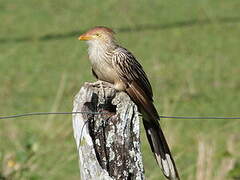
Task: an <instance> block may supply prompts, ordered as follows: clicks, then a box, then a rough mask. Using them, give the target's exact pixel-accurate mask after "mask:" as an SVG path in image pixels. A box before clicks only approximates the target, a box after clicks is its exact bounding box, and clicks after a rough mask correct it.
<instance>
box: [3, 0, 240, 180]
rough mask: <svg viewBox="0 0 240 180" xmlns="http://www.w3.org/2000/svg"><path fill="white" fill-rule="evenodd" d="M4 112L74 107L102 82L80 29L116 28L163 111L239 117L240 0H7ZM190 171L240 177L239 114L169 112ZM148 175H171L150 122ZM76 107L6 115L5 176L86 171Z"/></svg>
mask: <svg viewBox="0 0 240 180" xmlns="http://www.w3.org/2000/svg"><path fill="white" fill-rule="evenodd" d="M0 20H1V23H0V27H1V28H0V82H1V86H0V98H1V100H0V115H1V116H4V115H10V114H19V113H26V112H55V111H57V112H61V111H66V112H69V111H71V110H72V102H73V98H74V96H75V95H76V93H77V92H78V91H79V89H80V87H81V85H82V84H83V83H84V82H86V81H88V82H90V81H95V79H94V78H93V76H92V74H91V69H90V63H89V61H88V57H87V46H86V44H85V43H83V42H79V41H78V40H77V37H78V36H79V35H80V34H81V33H83V32H84V31H86V30H88V29H89V28H91V27H93V26H96V25H104V26H108V27H111V28H113V29H114V30H115V31H116V32H117V39H118V40H119V42H120V44H121V45H123V46H124V47H126V48H128V49H129V50H130V51H132V52H133V53H134V54H135V56H136V57H137V58H138V60H139V61H140V62H141V64H142V65H143V66H144V69H145V71H146V73H147V74H148V77H149V79H150V81H151V83H152V86H153V91H154V98H155V104H156V106H157V109H158V111H159V112H160V114H161V115H179V116H240V111H239V107H240V61H239V56H240V49H239V48H240V40H239V38H240V1H239V0H211V1H210V0H201V1H192V0H191V1H190V0H179V1H163V0H148V1H147V0H132V1H128V0H121V1H117V0H105V1H99V0H89V1H87V0H72V1H65V0H44V1H38V0H24V1H20V0H11V1H1V2H0ZM161 124H162V126H163V129H164V132H165V134H166V137H167V139H168V141H169V144H170V146H171V149H172V152H173V155H174V158H175V160H176V164H177V166H178V169H179V173H180V175H181V176H182V179H183V180H195V179H196V180H226V179H234V180H236V179H240V151H239V149H240V136H239V135H240V121H239V120H176V119H162V120H161ZM142 151H143V155H144V165H145V171H146V173H145V174H146V178H147V179H149V180H157V179H164V178H163V176H162V175H161V174H162V173H161V171H160V169H159V167H158V166H157V164H156V163H155V160H154V159H153V155H152V153H151V151H150V149H149V146H148V144H147V143H146V138H145V132H144V131H142ZM77 158H78V157H77V153H76V146H75V142H74V139H73V132H72V124H71V115H57V116H54V115H52V116H32V117H26V118H17V119H6V120H0V179H1V180H10V179H13V180H15V179H17V180H25V179H30V180H38V179H47V180H55V179H63V180H65V179H66V180H67V179H72V180H77V179H79V169H78V159H77Z"/></svg>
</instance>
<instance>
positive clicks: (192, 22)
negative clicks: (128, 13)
mask: <svg viewBox="0 0 240 180" xmlns="http://www.w3.org/2000/svg"><path fill="white" fill-rule="evenodd" d="M239 22H240V17H225V18H216V19H214V23H218V24H222V23H239ZM208 24H213V22H212V20H210V19H203V20H198V19H194V20H187V21H180V22H174V23H169V24H143V25H135V26H132V27H120V28H115V31H116V32H119V33H125V32H140V31H147V30H161V29H173V28H184V27H191V26H197V25H208ZM85 31H86V30H83V31H79V30H75V31H71V32H67V33H65V34H61V33H59V34H46V35H44V36H41V37H30V36H29V37H27V36H26V37H19V38H12V39H11V38H0V43H10V42H13V43H18V42H28V41H35V40H37V41H50V40H57V39H65V38H70V37H74V36H76V37H77V36H78V35H80V34H82V33H83V32H85Z"/></svg>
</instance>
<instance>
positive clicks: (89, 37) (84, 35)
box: [78, 34, 92, 41]
mask: <svg viewBox="0 0 240 180" xmlns="http://www.w3.org/2000/svg"><path fill="white" fill-rule="evenodd" d="M90 39H92V36H89V35H86V34H82V35H81V36H79V37H78V40H82V41H87V40H90Z"/></svg>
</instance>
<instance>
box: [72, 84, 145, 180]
mask: <svg viewBox="0 0 240 180" xmlns="http://www.w3.org/2000/svg"><path fill="white" fill-rule="evenodd" d="M73 111H74V112H89V113H79V114H73V130H74V137H75V140H76V144H77V149H78V154H79V166H80V174H81V180H91V179H92V180H93V179H94V180H97V179H104V180H105V179H106V180H107V179H109V180H110V179H114V180H115V179H117V180H118V179H119V180H120V179H121V180H124V179H126V180H135V179H136V180H142V179H144V169H143V162H142V155H141V151H140V124H139V117H138V110H137V106H136V105H135V104H134V103H133V102H132V101H131V99H130V98H129V96H128V95H127V94H126V93H124V92H116V91H115V90H114V89H112V88H109V87H95V86H93V85H92V84H90V83H86V84H85V85H84V86H83V87H82V88H81V90H80V91H79V93H78V94H77V95H76V97H75V99H74V108H73ZM95 112H98V113H95Z"/></svg>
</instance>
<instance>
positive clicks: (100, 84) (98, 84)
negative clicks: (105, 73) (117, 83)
mask: <svg viewBox="0 0 240 180" xmlns="http://www.w3.org/2000/svg"><path fill="white" fill-rule="evenodd" d="M85 85H88V86H92V87H96V88H114V86H113V84H110V83H108V82H105V81H101V80H98V81H96V82H94V83H88V82H87V83H85Z"/></svg>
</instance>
